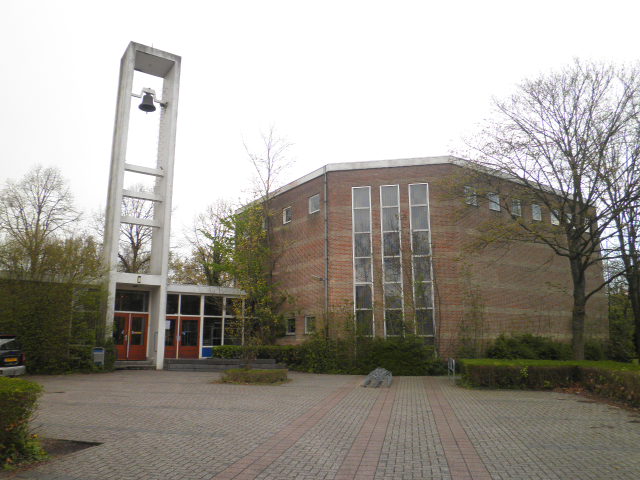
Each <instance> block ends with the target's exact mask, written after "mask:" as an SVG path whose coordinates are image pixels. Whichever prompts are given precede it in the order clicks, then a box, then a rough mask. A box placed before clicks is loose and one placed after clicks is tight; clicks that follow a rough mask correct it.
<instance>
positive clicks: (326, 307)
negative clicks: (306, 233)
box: [322, 165, 329, 337]
mask: <svg viewBox="0 0 640 480" xmlns="http://www.w3.org/2000/svg"><path fill="white" fill-rule="evenodd" d="M322 177H323V182H324V185H323V187H324V193H323V196H324V319H325V320H324V323H325V334H326V336H327V337H328V336H329V208H328V207H329V198H328V195H327V193H328V188H327V166H326V165H325V166H324V172H323V176H322Z"/></svg>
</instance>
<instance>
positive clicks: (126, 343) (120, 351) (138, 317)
mask: <svg viewBox="0 0 640 480" xmlns="http://www.w3.org/2000/svg"><path fill="white" fill-rule="evenodd" d="M148 322H149V315H148V314H146V313H116V314H114V316H113V342H114V343H115V345H116V357H117V359H118V360H146V358H147V324H148Z"/></svg>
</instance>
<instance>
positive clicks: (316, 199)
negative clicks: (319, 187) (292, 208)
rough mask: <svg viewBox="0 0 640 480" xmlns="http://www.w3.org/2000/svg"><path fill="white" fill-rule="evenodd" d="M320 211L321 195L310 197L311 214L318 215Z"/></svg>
mask: <svg viewBox="0 0 640 480" xmlns="http://www.w3.org/2000/svg"><path fill="white" fill-rule="evenodd" d="M319 211H320V194H319V193H317V194H315V195H313V196H311V197H309V213H310V214H311V213H316V212H319Z"/></svg>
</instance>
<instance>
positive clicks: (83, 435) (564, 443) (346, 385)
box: [0, 371, 640, 480]
mask: <svg viewBox="0 0 640 480" xmlns="http://www.w3.org/2000/svg"><path fill="white" fill-rule="evenodd" d="M216 376H217V374H212V373H200V372H155V371H151V372H149V371H132V372H115V373H111V374H103V375H69V376H52V377H34V379H35V380H37V381H40V382H41V383H43V384H44V386H45V395H44V397H43V399H42V401H41V406H40V409H39V412H38V415H37V417H36V419H35V420H34V426H35V427H36V429H37V431H38V432H39V433H40V434H41V435H43V436H47V437H50V438H64V439H70V440H80V441H89V442H100V443H101V445H98V446H96V447H91V448H88V449H85V450H82V451H79V452H76V453H74V454H71V455H67V456H64V457H60V458H58V459H55V460H54V461H51V462H48V463H45V464H42V465H39V466H36V467H34V468H31V469H28V470H23V471H21V472H13V473H11V474H0V477H9V478H16V479H39V480H80V479H82V480H98V479H100V480H102V479H104V478H114V479H131V480H155V479H158V480H159V479H181V480H182V479H187V480H191V479H193V480H196V479H206V480H210V479H213V478H218V479H231V478H235V479H253V478H255V479H260V480H275V479H288V478H295V479H327V480H345V479H351V478H354V479H355V478H358V479H365V478H367V479H368V478H371V479H375V480H387V479H445V480H450V479H454V480H458V479H474V480H475V479H477V480H485V479H489V478H491V479H494V480H500V479H523V480H524V479H532V480H533V479H540V480H541V479H554V480H555V479H614V480H617V479H634V480H635V479H637V478H640V449H638V445H640V417H639V416H637V415H634V414H633V413H630V412H627V411H625V410H622V409H619V408H616V407H611V406H608V405H604V404H599V403H593V402H591V401H589V400H586V399H584V398H582V397H579V396H573V395H565V394H559V393H549V392H520V391H478V390H466V389H462V388H459V387H456V386H454V385H453V384H452V383H451V382H450V381H448V380H447V379H445V378H430V377H396V378H394V382H393V385H392V387H391V388H390V389H387V388H380V389H367V388H362V387H360V386H359V383H360V382H361V381H362V379H363V377H356V376H332V375H311V374H298V373H292V374H291V378H292V382H290V383H288V384H285V385H281V386H275V387H254V386H238V385H223V384H214V383H211V380H212V379H213V378H215V377H216Z"/></svg>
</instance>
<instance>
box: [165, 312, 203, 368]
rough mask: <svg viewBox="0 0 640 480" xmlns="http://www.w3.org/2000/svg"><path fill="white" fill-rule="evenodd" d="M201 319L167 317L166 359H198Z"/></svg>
mask: <svg viewBox="0 0 640 480" xmlns="http://www.w3.org/2000/svg"><path fill="white" fill-rule="evenodd" d="M199 340H200V317H178V316H175V317H174V316H171V317H167V319H166V322H165V334H164V356H165V358H198V357H199V354H198V353H199V352H198V350H199Z"/></svg>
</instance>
